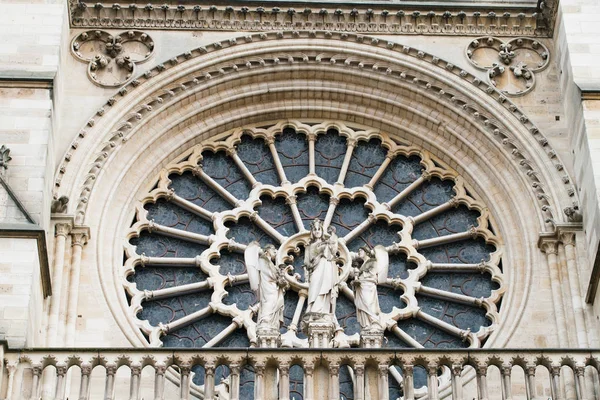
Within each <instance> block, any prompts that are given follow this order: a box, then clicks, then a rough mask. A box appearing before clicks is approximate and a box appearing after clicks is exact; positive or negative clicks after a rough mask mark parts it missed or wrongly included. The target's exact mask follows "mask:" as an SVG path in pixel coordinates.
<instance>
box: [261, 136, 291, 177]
mask: <svg viewBox="0 0 600 400" xmlns="http://www.w3.org/2000/svg"><path fill="white" fill-rule="evenodd" d="M266 143H267V145H268V146H269V150H271V155H272V156H273V161H274V162H275V168H276V169H277V175H279V180H280V181H281V184H282V185H284V184H288V183H290V181H288V179H287V177H286V176H285V170H284V169H283V165H282V164H281V159H280V158H279V154H278V153H277V148H276V147H275V138H273V137H271V138H268V139H267V140H266Z"/></svg>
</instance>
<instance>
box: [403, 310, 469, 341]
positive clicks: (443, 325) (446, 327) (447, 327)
mask: <svg viewBox="0 0 600 400" xmlns="http://www.w3.org/2000/svg"><path fill="white" fill-rule="evenodd" d="M415 316H416V317H417V318H418V319H420V320H421V321H423V322H426V323H428V324H429V325H432V326H434V327H436V328H439V329H441V330H443V331H444V332H447V333H449V334H451V335H454V336H456V337H459V338H461V339H466V338H467V337H469V336H470V335H471V332H470V331H467V330H464V329H460V328H458V327H456V326H454V325H451V324H449V323H447V322H445V321H442V320H441V319H439V318H436V317H434V316H431V315H429V314H427V313H425V312H423V311H422V310H419V311H417V313H416V315H415Z"/></svg>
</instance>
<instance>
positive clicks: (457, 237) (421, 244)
mask: <svg viewBox="0 0 600 400" xmlns="http://www.w3.org/2000/svg"><path fill="white" fill-rule="evenodd" d="M476 238H477V230H476V229H475V228H474V227H471V229H469V230H468V231H466V232H460V233H453V234H450V235H445V236H439V237H436V238H431V239H424V240H413V245H414V246H415V248H416V249H425V248H427V247H433V246H441V245H444V244H448V243H454V242H460V241H461V240H465V239H476Z"/></svg>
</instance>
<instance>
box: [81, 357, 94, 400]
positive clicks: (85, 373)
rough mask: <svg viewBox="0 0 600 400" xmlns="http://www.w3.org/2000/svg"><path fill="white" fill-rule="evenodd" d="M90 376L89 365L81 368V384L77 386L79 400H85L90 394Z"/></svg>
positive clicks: (90, 367)
mask: <svg viewBox="0 0 600 400" xmlns="http://www.w3.org/2000/svg"><path fill="white" fill-rule="evenodd" d="M91 374H92V366H91V365H82V366H81V384H80V385H79V400H87V399H88V397H89V396H88V394H89V392H90V375H91Z"/></svg>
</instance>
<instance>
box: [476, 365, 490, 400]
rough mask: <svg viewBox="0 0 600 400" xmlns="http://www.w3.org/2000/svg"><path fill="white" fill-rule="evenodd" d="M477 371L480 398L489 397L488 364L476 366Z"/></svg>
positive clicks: (485, 398)
mask: <svg viewBox="0 0 600 400" xmlns="http://www.w3.org/2000/svg"><path fill="white" fill-rule="evenodd" d="M475 371H476V372H477V393H478V395H479V400H487V399H488V387H487V365H481V366H478V367H477V368H475Z"/></svg>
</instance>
